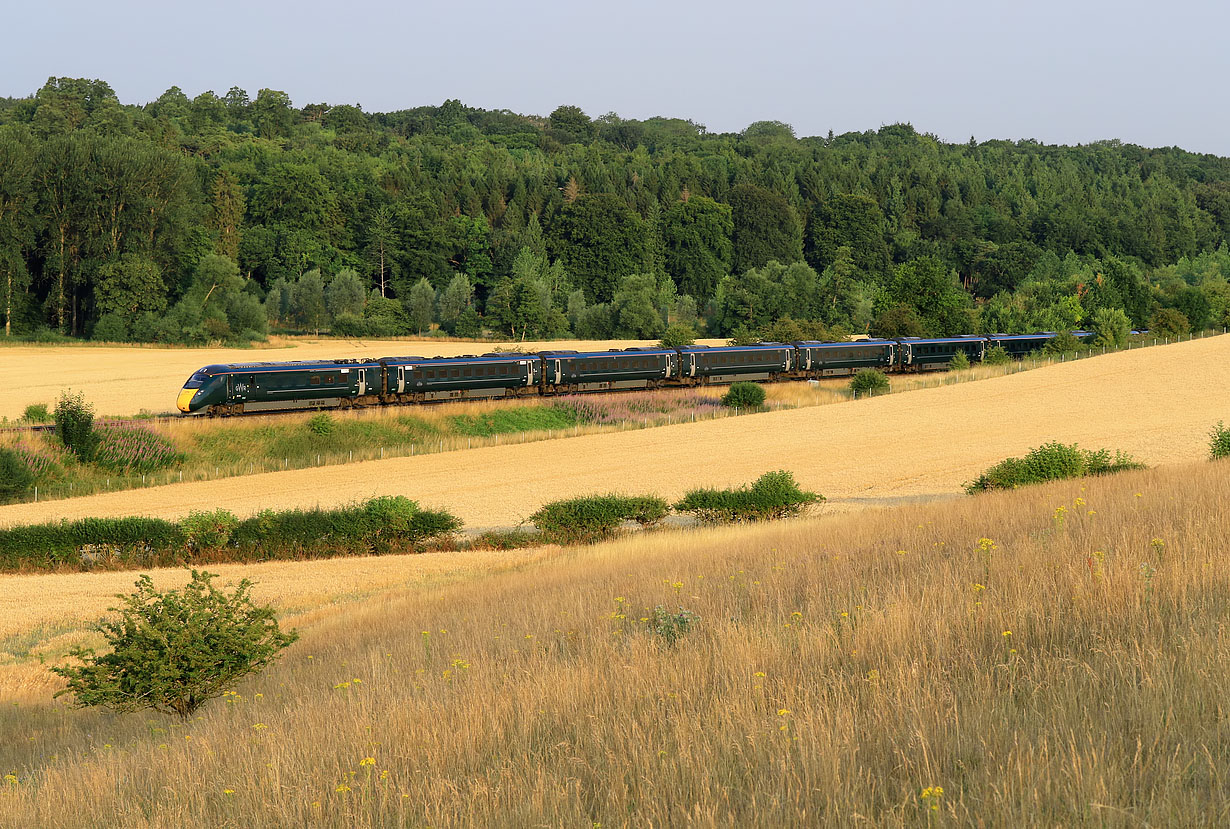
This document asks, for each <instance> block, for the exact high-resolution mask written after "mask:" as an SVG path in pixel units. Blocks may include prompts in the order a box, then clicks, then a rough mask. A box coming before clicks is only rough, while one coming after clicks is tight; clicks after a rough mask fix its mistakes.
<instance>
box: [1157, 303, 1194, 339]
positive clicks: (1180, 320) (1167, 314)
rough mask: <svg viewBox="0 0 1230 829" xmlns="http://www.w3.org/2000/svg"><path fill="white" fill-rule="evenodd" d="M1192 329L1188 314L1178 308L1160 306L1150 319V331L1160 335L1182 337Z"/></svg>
mask: <svg viewBox="0 0 1230 829" xmlns="http://www.w3.org/2000/svg"><path fill="white" fill-rule="evenodd" d="M1191 330H1192V324H1191V323H1190V322H1188V321H1187V315H1186V314H1184V313H1183V312H1182V311H1180V310H1178V309H1177V308H1159V309H1158V310H1157V311H1156V312H1155V313H1154V314H1153V318H1152V319H1151V320H1149V332H1150V333H1152V334H1154V335H1156V336H1159V337H1170V338H1174V337H1182V336H1183V335H1184V334H1187V333H1189V332H1190V331H1191Z"/></svg>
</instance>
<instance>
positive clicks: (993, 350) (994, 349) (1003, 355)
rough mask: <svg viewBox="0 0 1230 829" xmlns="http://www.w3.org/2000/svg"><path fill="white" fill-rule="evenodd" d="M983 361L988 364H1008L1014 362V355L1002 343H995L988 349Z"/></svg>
mask: <svg viewBox="0 0 1230 829" xmlns="http://www.w3.org/2000/svg"><path fill="white" fill-rule="evenodd" d="M982 362H984V363H986V364H987V365H988V366H1006V365H1008V363H1011V362H1012V355H1011V354H1009V353H1008V349H1006V348H1004V347H1003V346H1002V345H993V346H991V347H990V348H988V349H987V353H986V356H984V357H983V358H982Z"/></svg>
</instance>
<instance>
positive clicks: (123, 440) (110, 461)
mask: <svg viewBox="0 0 1230 829" xmlns="http://www.w3.org/2000/svg"><path fill="white" fill-rule="evenodd" d="M94 436H95V438H96V444H95V448H94V456H93V458H92V459H91V460H92V461H93V462H94V464H95V465H97V466H99V467H101V468H103V469H109V470H115V471H126V472H153V471H154V470H156V469H164V468H166V467H168V466H172V465H174V464H177V463H180V462H182V461H183V460H184V455H183V454H182V453H181V452H179V451H178V450H177V449H176V448H175V445H174V444H173V443H171V441H169V440H167V439H166V438H165V437H163V436H162V435H159V434H156V433H155V432H152V431H150V430H149V429H146V428H143V427H141V426H120V425H116V424H105V425H103V426H100V427H98V429H96V430H95V432H94Z"/></svg>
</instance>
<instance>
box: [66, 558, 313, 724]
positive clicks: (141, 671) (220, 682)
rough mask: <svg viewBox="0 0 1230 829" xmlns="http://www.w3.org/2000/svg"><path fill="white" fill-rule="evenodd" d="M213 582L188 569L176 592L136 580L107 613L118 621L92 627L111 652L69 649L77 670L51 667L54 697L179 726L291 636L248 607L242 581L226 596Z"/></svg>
mask: <svg viewBox="0 0 1230 829" xmlns="http://www.w3.org/2000/svg"><path fill="white" fill-rule="evenodd" d="M214 577H215V576H214V574H213V573H205V572H198V571H196V570H193V571H192V580H191V581H190V582H189V583H188V584H187V585H186V586H185V587H184V589H183V590H168V591H166V592H159V591H157V590H155V589H154V584H153V582H152V581H151V580H150V577H149V576H145V575H143V576H141V578H139V579H138V580H137V582H136V587H137V592H136V593H133V594H132V595H130V596H124V595H119V596H117V598H120V599H123V601H124V605H123V607H119V608H111V610H112V611H113V612H117V613H119V618H118V619H113V620H109V621H104V622H100V623H98V624H97V625H95V630H97V631H98V632H100V633H101V634H102V635H103V636H104V637H105V638H106V640H107V644H108V645H110V646H111V651H110V652H109V653H106V654H103V655H102V656H96V655H95V653H94V651H93V649H90V648H74V649H73V651H72V655H73V656H74V657H76V658H77V659H79V660H81V662H82V664H81V665H78V666H71V667H62V668H52V671H53V672H55V673H57V674H59V675H60V676H62V677H64V678H65V679H66V680H68V687H67V688H65V689H64V690H62V691H60V692H58V693H57V694H56V696H59V695H60V694H67V693H71V694H73V696H74V697H75V701H76V704H77V706H78V707H87V706H98V707H102V708H108V709H110V710H112V711H117V712H119V713H128V712H131V711H140V710H143V709H153V710H155V711H160V712H162V713H164V714H174V715H175V716H177V717H179V718H180V719H181V720H187V719H188V718H189V717H191V716H192V714H193V713H194V712H195V711H196V710H197V709H198V708H200V707H201V706H202V705H204V704H205V703H206V702H208V701H209V700H211V699H213V698H214V697H218V696H221V695H222V694H223V693H224V692H225V691H226V690H227V689H229V688H230V687H231V686H233V685H235V683H237V682H238V681H239V680H240V679H242V678H243V677H245V676H247V675H248V674H250V673H255V672H256V671H259V670H261V669H262V668H264V667H265V666H267V665H268V664H269V663H270V662H272V661H273V660H274V659H275V658H276V657H277V655H278V652H279V651H281V650H282V649H283V648H285V647H286V646H287V645H289V644H290V643H291V642H294V641H295V640H296V639H298V638H299V635H298V634H297V633H296V632H295V631H293V630H291V631H289V632H286V633H283V632H282V631H281V630H280V629H279V628H278V622H277V619H275V618H274V614H273V609H272V608H270V607H266V606H260V605H256V604H253V603H252V599H251V597H250V596H249V591H250V590H251V587H252V583H251V582H250V581H248V580H247V579H244V580H242V581H240V582H239V584H238V585H237V586H236V587H235V589H234V590H233V591H231V592H229V593H228V592H226V591H225V590H219V589H218V588H216V587H214V586H213V584H211V583H210V580H211V579H213V578H214Z"/></svg>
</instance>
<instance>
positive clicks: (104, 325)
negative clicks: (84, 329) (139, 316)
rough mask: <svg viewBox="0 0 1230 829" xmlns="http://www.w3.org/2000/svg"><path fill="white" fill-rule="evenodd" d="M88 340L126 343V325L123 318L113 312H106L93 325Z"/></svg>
mask: <svg viewBox="0 0 1230 829" xmlns="http://www.w3.org/2000/svg"><path fill="white" fill-rule="evenodd" d="M90 339H91V340H94V341H96V342H105V343H124V342H128V323H127V322H125V321H124V317H123V316H122V315H120V314H117V313H116V312H115V311H108V312H107V313H105V314H103V315H102V316H101V317H99V318H98V322H96V323H94V330H93V331H92V332H91V333H90Z"/></svg>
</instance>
